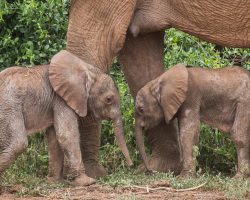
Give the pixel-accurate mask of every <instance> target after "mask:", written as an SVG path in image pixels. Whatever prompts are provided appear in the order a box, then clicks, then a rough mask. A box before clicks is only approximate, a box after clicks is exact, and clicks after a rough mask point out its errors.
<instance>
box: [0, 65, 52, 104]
mask: <svg viewBox="0 0 250 200" xmlns="http://www.w3.org/2000/svg"><path fill="white" fill-rule="evenodd" d="M51 90H52V88H51V86H50V84H49V79H48V66H47V65H44V66H36V67H32V68H28V67H10V68H8V69H6V70H3V71H2V72H1V73H0V91H1V93H2V94H1V95H0V96H1V97H2V98H4V97H5V96H6V98H8V99H9V100H11V99H13V100H16V99H17V98H20V100H21V99H22V100H23V98H24V97H25V98H26V97H28V96H29V95H31V94H32V95H35V96H36V95H38V96H39V94H43V93H45V92H51ZM32 95H31V96H30V97H32ZM4 99H5V98H4Z"/></svg>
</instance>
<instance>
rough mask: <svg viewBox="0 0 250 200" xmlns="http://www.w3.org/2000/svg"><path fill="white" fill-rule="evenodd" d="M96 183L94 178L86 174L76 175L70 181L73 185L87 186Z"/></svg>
mask: <svg viewBox="0 0 250 200" xmlns="http://www.w3.org/2000/svg"><path fill="white" fill-rule="evenodd" d="M95 183H96V180H95V179H94V178H91V177H89V176H87V175H86V174H81V175H80V176H78V177H76V178H75V179H74V181H73V182H72V184H73V185H75V186H89V185H93V184H95Z"/></svg>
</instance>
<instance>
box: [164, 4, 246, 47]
mask: <svg viewBox="0 0 250 200" xmlns="http://www.w3.org/2000/svg"><path fill="white" fill-rule="evenodd" d="M170 2H171V5H172V6H173V10H172V12H173V15H172V16H171V15H170V19H169V22H170V23H171V24H172V25H173V27H176V28H179V29H181V30H183V31H185V32H188V33H190V34H192V35H196V36H198V37H199V38H201V39H204V40H207V41H209V42H213V43H217V44H221V45H224V46H232V47H250V12H249V9H250V1H248V0H244V1H242V0H192V1H185V0H171V1H170Z"/></svg>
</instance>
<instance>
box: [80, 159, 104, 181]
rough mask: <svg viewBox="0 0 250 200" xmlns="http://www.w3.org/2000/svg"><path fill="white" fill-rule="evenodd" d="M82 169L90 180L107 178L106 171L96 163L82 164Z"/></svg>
mask: <svg viewBox="0 0 250 200" xmlns="http://www.w3.org/2000/svg"><path fill="white" fill-rule="evenodd" d="M84 167H85V170H86V174H87V175H88V176H89V177H92V178H96V179H98V178H102V177H104V176H107V174H108V173H107V171H106V169H105V168H104V167H103V166H102V165H100V164H99V163H98V162H96V161H87V162H84Z"/></svg>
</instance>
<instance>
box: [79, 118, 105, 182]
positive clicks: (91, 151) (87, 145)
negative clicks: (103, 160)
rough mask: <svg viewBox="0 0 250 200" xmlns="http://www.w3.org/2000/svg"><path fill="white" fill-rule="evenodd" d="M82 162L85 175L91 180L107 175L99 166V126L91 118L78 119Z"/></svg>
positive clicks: (98, 123)
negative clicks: (91, 178)
mask: <svg viewBox="0 0 250 200" xmlns="http://www.w3.org/2000/svg"><path fill="white" fill-rule="evenodd" d="M79 129H80V133H81V135H80V138H81V151H82V160H83V163H84V166H85V170H86V174H87V175H88V176H90V177H93V178H100V177H103V176H106V175H107V172H106V170H105V169H104V167H103V166H102V165H100V164H99V162H98V159H99V148H100V143H101V124H100V122H96V121H94V120H93V119H92V118H91V117H87V118H80V119H79Z"/></svg>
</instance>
